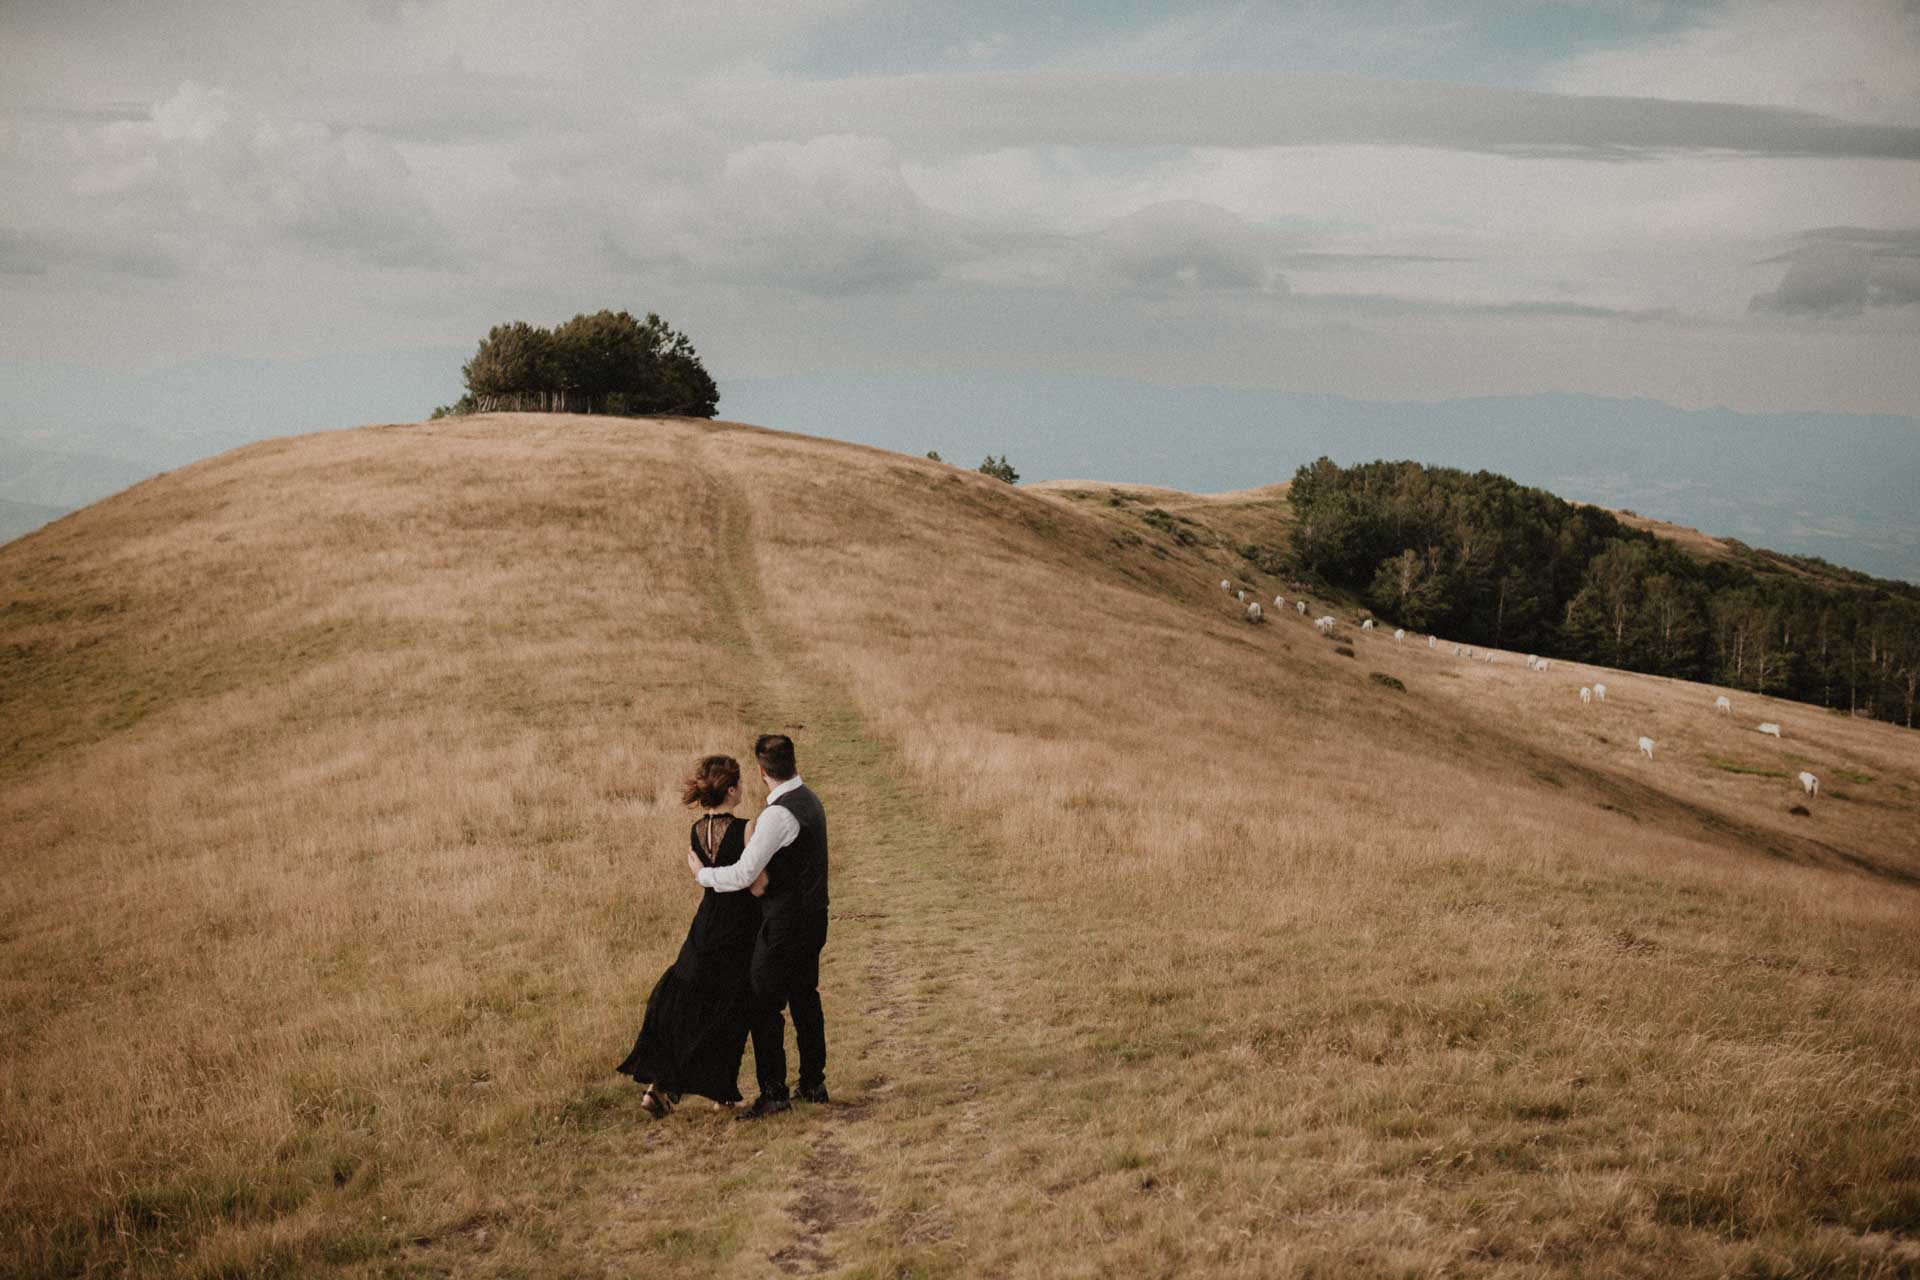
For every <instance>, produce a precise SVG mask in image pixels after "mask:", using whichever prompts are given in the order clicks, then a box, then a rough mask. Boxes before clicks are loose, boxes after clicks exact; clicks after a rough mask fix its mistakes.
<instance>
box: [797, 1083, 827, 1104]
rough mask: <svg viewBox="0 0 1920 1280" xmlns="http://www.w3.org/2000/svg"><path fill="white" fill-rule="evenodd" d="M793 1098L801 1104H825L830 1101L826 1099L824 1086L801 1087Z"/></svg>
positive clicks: (825, 1087)
mask: <svg viewBox="0 0 1920 1280" xmlns="http://www.w3.org/2000/svg"><path fill="white" fill-rule="evenodd" d="M793 1096H794V1097H796V1098H798V1099H800V1101H802V1102H827V1101H829V1100H830V1099H828V1097H827V1086H825V1085H824V1084H816V1085H801V1086H800V1089H799V1091H798V1092H796V1093H795V1094H794V1095H793Z"/></svg>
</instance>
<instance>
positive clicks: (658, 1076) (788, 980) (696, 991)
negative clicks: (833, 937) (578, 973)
mask: <svg viewBox="0 0 1920 1280" xmlns="http://www.w3.org/2000/svg"><path fill="white" fill-rule="evenodd" d="M753 754H754V759H755V760H756V761H757V762H758V763H759V766H760V777H761V779H762V781H764V782H765V783H766V784H767V807H766V808H765V809H763V810H762V811H761V813H760V817H759V820H758V821H757V822H755V823H754V828H753V837H752V839H748V838H747V823H746V822H745V820H744V819H741V818H738V817H735V816H734V814H733V808H734V806H735V805H737V804H739V803H740V762H739V761H737V760H735V759H734V758H733V757H732V756H707V757H706V758H704V759H702V760H701V761H700V762H699V763H698V764H697V765H695V766H694V770H693V775H692V776H691V777H689V778H688V779H687V782H686V791H685V793H684V794H683V796H682V799H683V800H684V802H685V803H686V804H688V805H698V806H700V808H701V809H703V810H704V812H703V813H702V814H701V815H700V818H699V819H698V820H697V821H696V822H695V823H694V824H693V848H692V851H691V852H690V853H688V854H687V868H688V869H689V870H690V871H692V872H693V875H694V879H695V880H697V881H698V882H699V883H700V884H701V885H702V886H703V887H704V888H705V890H706V892H705V893H703V894H702V895H701V897H700V909H699V910H698V911H696V912H695V913H694V916H693V926H692V928H690V929H688V930H687V940H686V942H684V943H683V944H681V947H680V958H679V959H677V960H675V961H674V962H673V964H672V965H671V966H670V967H669V968H668V969H667V971H666V972H665V973H663V974H661V975H660V981H659V982H658V983H656V984H654V988H653V994H652V995H650V996H648V997H647V1014H646V1018H645V1020H644V1021H643V1022H642V1023H641V1026H640V1038H639V1039H638V1040H636V1041H635V1042H634V1046H633V1052H632V1053H630V1054H628V1055H627V1060H626V1061H625V1062H623V1063H621V1064H620V1067H619V1070H621V1071H622V1072H625V1073H626V1074H627V1075H630V1076H632V1077H633V1078H634V1080H636V1081H638V1082H641V1083H644V1084H645V1085H646V1086H647V1092H646V1094H645V1095H644V1096H643V1097H642V1098H641V1099H640V1106H641V1107H642V1108H643V1109H644V1110H645V1111H646V1112H647V1114H648V1115H651V1116H653V1117H654V1118H655V1119H659V1118H660V1117H662V1116H664V1115H666V1114H667V1113H668V1112H670V1111H672V1110H673V1107H674V1104H675V1103H677V1102H679V1100H680V1096H681V1095H682V1094H685V1093H698V1094H701V1095H703V1096H705V1097H708V1098H712V1099H713V1100H714V1102H715V1103H716V1104H717V1105H719V1106H732V1105H733V1104H735V1103H737V1102H739V1101H740V1086H739V1075H740V1058H741V1055H742V1054H744V1053H745V1052H746V1047H747V1043H746V1042H747V1036H748V1034H749V1033H751V1034H752V1036H753V1067H754V1074H755V1075H756V1076H757V1077H759V1083H760V1096H759V1098H757V1099H756V1100H755V1101H754V1104H753V1105H752V1106H751V1107H748V1108H746V1109H744V1110H742V1111H741V1112H739V1113H738V1116H739V1118H740V1119H743V1120H745V1119H758V1118H759V1117H761V1116H765V1115H771V1114H772V1113H774V1112H776V1111H785V1110H787V1108H788V1107H789V1106H790V1105H791V1104H790V1103H789V1102H788V1100H787V1053H786V1037H787V1028H786V1023H785V1022H784V1021H783V1020H782V1019H781V1016H780V1015H781V1012H782V1010H784V1009H788V1008H791V1009H792V1010H793V1032H794V1037H795V1039H797V1040H798V1041H799V1044H800V1089H799V1094H800V1097H801V1098H802V1099H803V1100H804V1101H807V1102H825V1101H826V1100H827V1077H826V1073H827V1027H826V1018H825V1015H824V1014H822V1012H821V1009H820V992H819V986H820V949H821V948H822V947H823V946H825V945H826V942H827V812H826V810H825V809H824V808H822V807H821V805H820V798H819V797H818V796H816V795H814V794H813V792H812V791H810V790H808V789H807V786H806V784H805V783H804V782H802V781H801V779H800V774H799V772H798V769H797V768H796V766H795V764H794V759H793V739H792V738H789V737H787V735H785V734H784V733H769V734H763V735H762V736H761V737H760V738H759V740H757V741H756V742H755V743H754V744H753ZM743 890H745V892H742V891H743Z"/></svg>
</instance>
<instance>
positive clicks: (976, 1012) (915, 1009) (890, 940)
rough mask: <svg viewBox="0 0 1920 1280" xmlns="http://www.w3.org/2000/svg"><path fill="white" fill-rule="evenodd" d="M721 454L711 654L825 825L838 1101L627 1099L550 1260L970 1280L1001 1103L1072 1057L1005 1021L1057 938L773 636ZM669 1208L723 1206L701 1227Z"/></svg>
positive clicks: (563, 1217)
mask: <svg viewBox="0 0 1920 1280" xmlns="http://www.w3.org/2000/svg"><path fill="white" fill-rule="evenodd" d="M724 447H725V440H724V438H720V439H718V440H710V441H708V442H707V450H708V458H709V460H710V462H711V464H712V465H710V466H709V474H710V475H712V476H713V484H714V498H715V504H714V506H713V507H711V508H709V509H710V510H713V511H715V512H716V513H717V517H718V520H719V524H720V538H719V550H720V552H721V557H720V558H721V561H722V563H723V565H724V572H723V574H722V576H721V579H720V584H719V585H720V595H719V597H718V599H717V600H716V603H717V604H718V605H719V609H718V614H719V617H718V621H717V624H716V636H715V639H716V641H717V642H718V643H720V644H721V645H723V646H724V647H725V648H726V649H728V650H731V651H732V653H733V654H734V656H735V659H736V660H737V662H738V664H739V668H740V674H741V675H742V676H743V677H746V678H743V679H741V680H740V681H739V682H738V691H737V693H736V695H735V696H736V697H737V698H738V699H739V703H740V705H739V708H738V710H739V713H740V718H741V721H742V723H743V724H745V725H749V726H755V727H760V728H764V729H784V730H787V731H790V732H792V733H793V734H794V736H795V738H796V741H797V744H798V746H799V749H800V762H801V769H802V772H803V774H805V775H806V776H807V777H808V778H809V779H810V780H811V781H812V782H813V783H814V785H816V786H817V787H818V788H819V789H820V791H821V794H822V796H823V797H824V798H825V800H826V802H827V805H828V808H829V811H830V813H831V814H832V821H833V845H834V867H833V884H832V889H833V910H832V915H831V926H830V928H831V933H830V935H829V939H828V944H827V948H826V951H825V952H824V953H823V955H822V976H821V986H822V996H823V999H824V1003H825V1005H826V1015H827V1037H828V1065H827V1081H828V1087H829V1089H830V1090H831V1092H832V1095H833V1101H832V1103H831V1104H829V1105H827V1106H824V1107H820V1106H810V1105H807V1104H796V1105H795V1108H794V1110H793V1111H792V1112H790V1113H788V1114H786V1115H782V1116H778V1117H774V1118H771V1119H768V1120H765V1121H759V1122H754V1123H751V1124H740V1123H734V1122H733V1121H732V1120H731V1119H730V1118H728V1117H725V1116H720V1115H715V1114H713V1113H712V1112H710V1111H707V1110H705V1104H704V1103H702V1102H700V1101H699V1100H690V1101H689V1104H688V1106H687V1107H685V1108H683V1111H682V1114H680V1115H676V1116H674V1117H673V1118H672V1119H671V1120H669V1121H668V1122H665V1123H660V1124H653V1123H651V1122H649V1121H648V1120H647V1119H646V1118H645V1117H644V1116H643V1115H642V1114H641V1113H640V1112H639V1111H638V1109H637V1107H630V1106H628V1105H626V1103H627V1101H629V1100H625V1099H623V1098H620V1097H616V1099H615V1100H614V1101H613V1103H612V1104H611V1106H612V1108H613V1110H612V1114H610V1115H609V1116H608V1117H607V1120H606V1123H605V1125H604V1126H603V1127H602V1128H601V1129H600V1130H599V1131H597V1132H596V1133H595V1134H593V1135H592V1137H591V1139H590V1141H589V1143H588V1144H586V1145H588V1146H591V1148H592V1152H591V1153H589V1152H585V1151H583V1152H581V1153H580V1154H579V1155H578V1156H577V1157H575V1156H561V1155H560V1154H559V1153H556V1157H557V1158H565V1159H574V1158H579V1159H582V1160H584V1161H585V1162H587V1164H588V1165H589V1167H590V1168H591V1169H593V1170H594V1172H591V1173H588V1174H586V1175H584V1176H582V1177H579V1178H577V1179H576V1181H575V1184H574V1186H573V1188H572V1195H573V1197H574V1199H573V1200H572V1203H571V1205H570V1206H569V1207H568V1208H567V1209H566V1210H565V1211H564V1212H562V1213H556V1214H555V1215H553V1221H554V1223H555V1225H556V1226H557V1227H558V1238H557V1239H555V1241H554V1242H553V1243H554V1246H555V1256H556V1261H564V1262H565V1263H566V1264H567V1266H568V1268H569V1269H570V1273H571V1272H572V1271H574V1270H578V1271H580V1272H581V1273H583V1274H592V1273H605V1274H649V1275H653V1274H674V1273H684V1274H720V1275H736V1276H767V1275H780V1276H805V1275H833V1274H841V1273H844V1272H847V1271H849V1270H856V1269H857V1270H859V1271H860V1272H861V1273H862V1274H867V1273H872V1274H889V1275H891V1274H929V1273H932V1274H940V1273H951V1272H955V1271H960V1272H966V1271H969V1270H972V1269H973V1267H974V1266H975V1265H977V1260H976V1261H975V1262H972V1263H970V1262H969V1260H968V1258H967V1255H966V1252H965V1241H964V1240H963V1239H962V1238H961V1233H960V1231H959V1230H958V1227H959V1225H960V1224H961V1222H962V1221H963V1220H964V1219H966V1218H967V1217H968V1215H969V1214H970V1213H975V1212H977V1211H976V1210H975V1209H974V1208H973V1207H972V1205H973V1201H972V1200H971V1197H972V1195H973V1193H974V1188H975V1187H976V1186H977V1185H978V1183H977V1180H978V1179H979V1178H980V1177H981V1176H982V1171H983V1170H984V1168H985V1166H986V1164H988V1163H991V1160H992V1158H993V1146H992V1139H993V1137H994V1134H993V1132H992V1129H991V1126H990V1125H989V1124H988V1123H987V1115H988V1113H989V1110H990V1106H989V1103H988V1102H987V1098H988V1097H989V1096H990V1095H991V1094H992V1093H993V1092H994V1090H995V1088H996V1086H995V1081H996V1079H1000V1078H1003V1077H1005V1076H1006V1075H1007V1073H1009V1072H1016V1073H1020V1074H1022V1075H1023V1076H1028V1077H1029V1078H1030V1076H1031V1073H1032V1072H1034V1071H1035V1070H1039V1071H1041V1072H1042V1073H1043V1074H1044V1073H1047V1072H1050V1071H1051V1069H1052V1068H1051V1065H1050V1063H1051V1061H1052V1060H1053V1059H1054V1058H1055V1057H1056V1056H1057V1055H1058V1054H1059V1053H1062V1052H1064V1051H1065V1046H1064V1045H1062V1044H1056V1043H1052V1042H1051V1041H1052V1040H1055V1039H1059V1038H1060V1037H1057V1036H1050V1035H1049V1034H1048V1033H1046V1032H1045V1031H1039V1032H1036V1031H1035V1030H1034V1029H1033V1026H1032V1024H1031V1023H1028V1022H1025V1021H1021V1020H1010V1019H1009V1017H1008V1012H1009V1011H1008V1009H1007V1007H1006V1004H1007V996H1006V993H1008V992H1012V991H1020V990H1026V991H1029V992H1031V991H1032V990H1034V986H1033V984H1034V982H1035V979H1034V976H1033V975H1034V974H1035V973H1037V972H1039V966H1040V965H1041V964H1042V958H1041V957H1040V956H1039V955H1038V954H1037V953H1036V951H1035V948H1034V945H1033V941H1032V940H1033V939H1036V938H1043V937H1045V936H1046V934H1045V930H1044V929H1043V928H1042V927H1041V926H1040V925H1039V924H1038V923H1037V922H1035V921H1033V920H1031V919H1030V918H1029V916H1028V915H1027V913H1026V909H1025V908H1023V907H1021V906H1019V905H1018V904H1016V903H1015V902H1013V901H1012V900H1011V899H1010V898H1008V897H1007V896H1005V895H1002V894H1000V893H998V892H997V891H996V890H995V888H994V886H993V884H992V882H991V880H990V879H989V878H986V877H984V876H983V875H981V874H980V872H981V870H982V869H983V868H985V867H986V866H988V865H989V862H990V857H991V854H990V851H989V849H988V848H987V846H986V845H985V843H984V842H983V841H982V840H981V839H980V838H979V837H978V836H976V835H973V834H972V833H969V832H967V831H964V830H961V829H958V828H957V827H955V826H954V825H952V824H950V823H947V822H943V821H942V820H941V819H940V818H938V817H937V816H936V815H935V814H934V812H933V811H932V809H931V807H930V806H929V805H928V804H927V803H926V802H925V801H924V800H922V799H921V798H920V797H919V796H917V795H915V794H914V792H913V791H912V789H911V788H910V787H909V786H908V785H907V783H906V781H905V778H906V773H905V770H904V768H903V767H902V765H901V762H900V760H899V759H898V757H897V755H896V753H895V752H894V751H893V750H892V749H891V748H890V747H888V746H887V745H886V744H884V743H882V742H879V741H877V740H876V739H875V738H873V737H872V736H870V735H869V734H868V733H867V732H866V731H865V729H864V727H863V725H862V724H861V722H860V719H859V717H858V715H857V713H856V712H855V711H854V710H853V708H852V706H851V704H850V702H849V701H848V700H847V699H846V698H845V697H844V696H843V695H842V694H840V692H839V691H838V690H836V689H835V688H833V687H832V684H831V682H830V681H828V680H826V679H824V678H822V676H821V675H820V673H818V672H817V671H814V670H812V669H810V668H809V666H808V664H807V661H806V655H804V654H803V653H800V652H798V651H797V650H796V649H794V648H793V646H792V645H791V643H790V641H789V640H788V639H787V638H786V637H785V636H784V635H783V634H782V633H781V632H780V630H779V628H778V626H777V624H776V622H775V620H774V619H773V618H771V617H770V615H769V612H768V610H767V609H766V608H765V607H764V605H763V602H762V598H761V593H760V586H759V581H758V576H757V573H756V571H755V567H754V560H753V550H752V541H751V529H750V524H749V521H750V513H749V511H748V509H747V505H746V503H745V501H744V499H743V498H741V497H740V496H739V491H738V486H737V485H735V484H733V483H731V482H730V481H729V479H728V477H727V476H726V475H725V472H724V463H723V462H722V461H721V458H722V455H723V450H724ZM789 1034H791V1033H789ZM750 1061H751V1054H749V1063H750ZM791 1069H792V1051H791V1042H790V1045H789V1070H791ZM751 1071H752V1068H751V1066H750V1065H748V1066H747V1067H745V1069H744V1074H745V1075H746V1076H750V1075H751ZM742 1087H743V1089H745V1090H746V1091H747V1092H748V1094H749V1096H751V1088H750V1085H749V1084H748V1083H747V1082H746V1081H745V1080H743V1085H742ZM676 1187H678V1188H683V1189H685V1190H686V1191H689V1192H691V1193H693V1194H695V1195H699V1196H717V1197H720V1201H719V1202H718V1203H714V1204H711V1205H708V1206H696V1207H695V1209H694V1211H693V1216H692V1218H691V1220H689V1217H688V1206H686V1205H685V1204H684V1203H683V1202H681V1201H680V1200H676V1198H675V1190H674V1189H675V1188H676Z"/></svg>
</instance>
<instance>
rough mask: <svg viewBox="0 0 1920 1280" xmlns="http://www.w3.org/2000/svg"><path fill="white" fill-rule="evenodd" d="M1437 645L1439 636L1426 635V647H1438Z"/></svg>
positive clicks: (1438, 644)
mask: <svg viewBox="0 0 1920 1280" xmlns="http://www.w3.org/2000/svg"><path fill="white" fill-rule="evenodd" d="M1439 647H1440V637H1439V636H1428V637H1427V648H1429V649H1438V648H1439Z"/></svg>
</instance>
